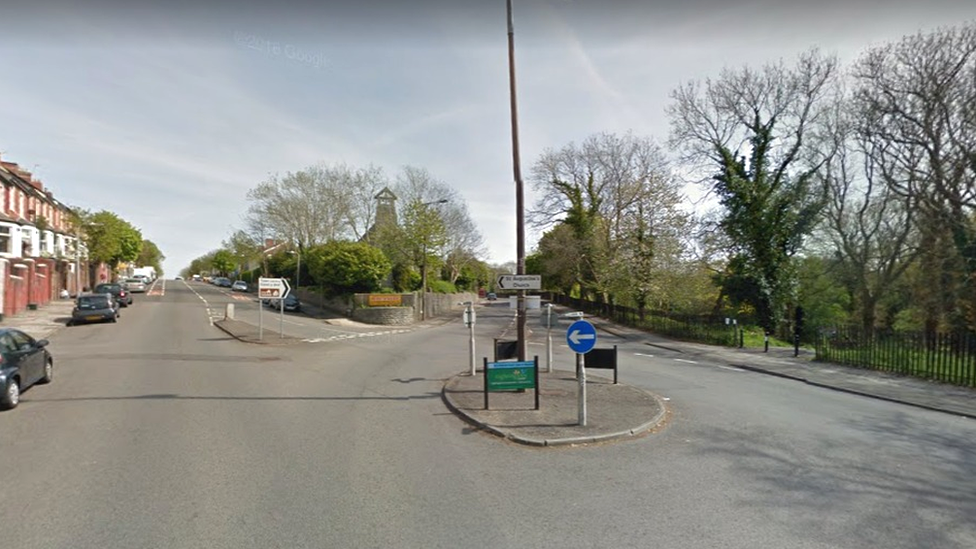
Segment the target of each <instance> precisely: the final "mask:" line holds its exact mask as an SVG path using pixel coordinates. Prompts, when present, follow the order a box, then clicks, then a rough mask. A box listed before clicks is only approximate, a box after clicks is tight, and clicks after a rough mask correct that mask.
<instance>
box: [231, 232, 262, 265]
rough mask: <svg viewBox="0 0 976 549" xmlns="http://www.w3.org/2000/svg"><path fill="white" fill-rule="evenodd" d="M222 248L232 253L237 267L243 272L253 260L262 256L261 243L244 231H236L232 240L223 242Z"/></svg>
mask: <svg viewBox="0 0 976 549" xmlns="http://www.w3.org/2000/svg"><path fill="white" fill-rule="evenodd" d="M222 248H223V249H225V250H227V251H229V252H230V253H231V255H232V256H233V257H234V263H235V267H236V268H237V269H240V270H243V269H244V266H245V265H247V264H248V263H249V262H250V261H251V260H252V259H255V258H259V256H260V255H261V242H260V241H259V240H258V239H256V238H254V237H253V236H251V235H250V234H248V233H247V232H246V231H242V230H237V231H234V233H233V234H232V235H230V238H228V239H227V240H225V241H224V242H223V244H222Z"/></svg>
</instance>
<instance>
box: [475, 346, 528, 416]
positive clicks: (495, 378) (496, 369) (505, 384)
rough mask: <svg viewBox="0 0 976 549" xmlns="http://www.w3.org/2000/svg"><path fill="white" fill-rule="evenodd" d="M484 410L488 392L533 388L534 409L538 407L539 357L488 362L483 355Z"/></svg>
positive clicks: (486, 405)
mask: <svg viewBox="0 0 976 549" xmlns="http://www.w3.org/2000/svg"><path fill="white" fill-rule="evenodd" d="M484 381H485V384H484V393H485V410H487V409H488V393H491V392H497V391H519V392H521V391H525V389H535V409H536V410H538V409H539V357H534V358H533V359H532V360H526V361H519V362H488V357H485V380H484Z"/></svg>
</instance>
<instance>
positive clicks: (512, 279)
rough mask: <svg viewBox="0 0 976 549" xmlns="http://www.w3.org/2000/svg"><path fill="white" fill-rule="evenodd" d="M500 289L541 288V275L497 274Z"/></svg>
mask: <svg viewBox="0 0 976 549" xmlns="http://www.w3.org/2000/svg"><path fill="white" fill-rule="evenodd" d="M497 286H498V289H500V290H541V289H542V275H499V276H498V284H497Z"/></svg>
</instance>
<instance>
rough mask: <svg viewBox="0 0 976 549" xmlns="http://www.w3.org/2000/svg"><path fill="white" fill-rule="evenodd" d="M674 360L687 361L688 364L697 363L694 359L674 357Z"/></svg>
mask: <svg viewBox="0 0 976 549" xmlns="http://www.w3.org/2000/svg"><path fill="white" fill-rule="evenodd" d="M675 360H676V361H678V362H687V363H688V364H698V363H697V362H695V361H694V360H685V359H683V358H676V359H675Z"/></svg>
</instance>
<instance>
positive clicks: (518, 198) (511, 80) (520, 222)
mask: <svg viewBox="0 0 976 549" xmlns="http://www.w3.org/2000/svg"><path fill="white" fill-rule="evenodd" d="M505 6H506V8H507V12H508V13H507V15H508V93H509V101H510V103H511V114H512V168H513V171H514V176H515V235H516V255H517V258H516V259H517V263H516V274H519V275H524V274H525V206H524V202H525V195H524V191H523V185H522V164H521V160H520V158H519V133H518V102H517V100H516V95H515V89H516V87H515V24H514V22H513V19H512V0H506V2H505ZM517 299H518V309H517V315H518V359H519V360H520V361H524V360H525V290H519V291H518V298H517Z"/></svg>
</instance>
